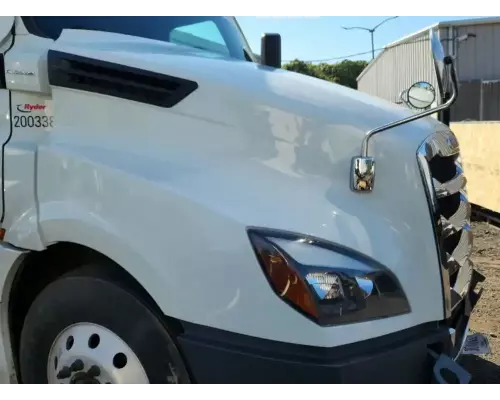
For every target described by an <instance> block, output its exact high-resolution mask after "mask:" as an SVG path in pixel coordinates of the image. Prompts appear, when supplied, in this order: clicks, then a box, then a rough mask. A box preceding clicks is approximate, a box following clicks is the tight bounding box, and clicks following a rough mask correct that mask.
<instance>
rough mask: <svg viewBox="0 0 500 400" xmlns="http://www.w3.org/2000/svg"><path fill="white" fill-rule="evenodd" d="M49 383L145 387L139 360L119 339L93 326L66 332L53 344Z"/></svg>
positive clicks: (105, 329)
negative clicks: (128, 384)
mask: <svg viewBox="0 0 500 400" xmlns="http://www.w3.org/2000/svg"><path fill="white" fill-rule="evenodd" d="M47 380H48V382H49V383H50V384H52V383H65V384H76V383H83V384H87V383H88V384H95V383H99V384H101V383H102V384H106V383H113V384H126V383H133V384H141V383H142V384H146V383H149V379H148V377H147V375H146V371H145V370H144V367H143V366H142V364H141V362H140V361H139V358H138V357H137V356H136V354H135V353H134V352H133V351H132V349H131V348H130V347H129V346H128V345H127V343H125V342H124V341H123V340H122V339H121V338H120V337H119V336H118V335H116V334H115V333H113V332H112V331H110V330H109V329H107V328H105V327H103V326H101V325H96V324H92V323H87V322H85V323H78V324H74V325H71V326H69V327H67V328H66V329H64V330H63V331H62V332H61V333H60V334H59V335H58V336H57V337H56V339H55V340H54V342H53V344H52V347H51V349H50V352H49V358H48V362H47Z"/></svg>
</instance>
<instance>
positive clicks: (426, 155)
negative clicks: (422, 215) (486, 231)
mask: <svg viewBox="0 0 500 400" xmlns="http://www.w3.org/2000/svg"><path fill="white" fill-rule="evenodd" d="M417 158H418V161H419V165H420V169H421V172H422V177H423V179H424V181H425V186H426V190H427V196H428V200H429V206H430V210H431V216H432V218H433V225H434V233H435V235H436V244H437V249H438V253H439V259H440V264H441V265H440V267H441V278H442V282H443V293H444V299H445V301H444V307H445V315H446V316H447V317H448V316H450V315H451V313H452V311H453V309H454V308H455V307H456V306H457V305H458V304H459V303H460V302H461V300H462V298H463V297H464V296H465V295H466V294H467V291H468V289H469V285H470V280H471V277H472V261H471V259H470V255H471V250H472V232H471V225H470V216H471V206H470V203H469V201H468V199H467V190H466V184H467V180H466V178H465V175H464V173H463V167H462V162H461V158H460V147H459V145H458V141H457V139H456V137H455V135H454V134H453V132H451V131H445V132H437V133H435V134H433V135H431V136H430V137H428V138H427V140H426V141H425V142H424V143H422V145H421V146H420V148H419V149H418V153H417Z"/></svg>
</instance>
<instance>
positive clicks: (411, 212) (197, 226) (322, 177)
mask: <svg viewBox="0 0 500 400" xmlns="http://www.w3.org/2000/svg"><path fill="white" fill-rule="evenodd" d="M51 49H52V50H56V51H60V52H67V53H71V54H75V55H80V56H84V57H88V58H94V59H101V60H105V61H108V62H112V63H119V64H123V65H129V66H132V67H136V68H141V69H148V70H151V71H155V72H158V73H162V74H166V75H171V76H175V77H180V78H185V79H189V80H193V81H196V82H197V84H198V88H197V89H196V90H195V91H194V92H192V93H191V94H190V95H189V96H188V97H186V98H184V99H183V100H181V101H180V102H179V103H178V104H176V105H175V106H173V107H171V108H163V107H157V106H153V105H150V104H144V103H140V102H134V101H127V100H124V99H119V98H117V97H112V96H106V95H102V94H96V93H91V92H85V91H83V90H81V91H80V90H71V89H66V88H64V87H57V86H53V87H52V96H53V105H54V112H55V120H56V121H57V123H56V126H55V129H54V130H53V132H52V133H51V135H50V140H51V143H55V144H57V146H59V147H63V150H58V151H61V152H63V154H70V155H71V156H66V157H78V158H77V159H78V162H77V161H75V162H74V163H73V164H71V163H68V162H66V161H64V163H63V162H62V161H61V165H64V168H63V167H61V171H62V170H65V168H66V165H67V164H71V165H75V166H78V167H75V168H79V169H80V170H79V176H81V177H82V179H81V180H80V179H79V180H78V181H75V180H74V179H72V180H71V181H70V183H68V184H67V185H66V186H67V187H70V188H73V189H72V191H71V193H70V194H71V196H74V198H75V199H78V201H79V202H80V203H85V201H86V203H85V204H87V203H88V204H95V207H94V208H92V212H93V213H99V212H100V211H99V210H101V208H102V207H103V206H102V204H103V203H104V202H106V201H107V200H108V198H107V197H106V193H113V194H114V195H113V196H112V197H109V199H113V200H115V199H116V193H123V195H120V197H119V198H120V199H121V200H120V202H124V204H126V205H129V204H132V206H131V208H130V209H128V208H126V207H125V205H120V204H116V202H114V201H113V202H112V201H111V200H110V202H109V203H107V204H109V208H106V210H108V212H109V214H105V213H102V214H100V215H102V217H103V218H104V217H106V218H111V217H110V215H116V220H114V221H115V222H114V223H115V224H116V225H117V226H118V227H119V229H118V231H120V232H121V231H123V232H127V231H129V230H130V228H131V227H134V226H137V227H139V226H140V227H141V229H142V231H141V232H144V234H143V235H142V234H141V235H136V236H135V237H134V238H131V240H133V241H134V243H133V244H132V245H134V246H139V247H141V249H142V250H141V252H140V254H147V255H148V257H152V258H155V257H158V260H156V259H155V260H156V261H154V262H152V264H155V263H158V265H165V264H162V263H164V261H165V260H164V254H168V259H169V261H170V262H171V265H177V266H178V265H195V264H198V265H201V264H204V262H205V260H203V262H198V261H199V260H198V259H197V258H196V257H197V253H198V250H199V249H200V248H201V249H204V250H205V251H206V252H205V253H203V252H202V253H200V254H207V255H210V256H211V257H212V258H211V263H210V264H209V265H207V266H210V268H206V269H203V273H204V275H203V277H204V278H199V277H197V280H198V282H210V279H213V275H211V274H210V273H209V270H210V269H212V268H215V269H218V270H220V271H222V270H223V271H227V272H228V274H227V276H229V277H231V276H232V277H233V279H234V282H237V281H241V280H243V281H245V278H244V277H245V276H248V277H249V279H248V281H249V282H251V283H252V284H255V291H252V290H250V291H248V292H247V291H246V292H245V293H242V294H241V298H240V300H239V302H238V304H239V305H238V306H237V307H234V310H233V309H232V310H230V311H227V312H225V313H222V314H221V315H220V316H218V317H215V316H213V317H212V318H213V320H216V319H217V324H218V326H219V327H220V328H224V329H227V330H233V329H235V327H234V325H232V323H231V321H232V320H231V319H230V318H229V316H230V315H236V314H237V316H238V318H240V316H241V315H245V313H246V312H247V311H248V312H251V310H253V307H254V301H255V297H256V293H259V290H260V289H259V288H262V287H264V286H259V285H260V283H262V285H264V284H266V285H267V283H266V282H265V279H264V277H263V276H262V275H261V272H260V271H259V270H258V268H257V267H256V265H255V263H256V261H255V258H254V255H253V253H252V250H251V247H250V245H249V242H248V237H247V236H246V228H247V227H248V226H260V227H266V228H273V229H281V230H287V231H293V232H298V233H302V234H310V235H314V236H317V237H321V238H323V239H326V240H329V241H331V242H334V243H337V244H339V245H342V246H345V247H347V248H350V249H353V250H356V251H359V252H361V253H363V254H365V255H367V256H369V257H372V258H373V259H375V260H378V261H379V262H380V263H382V264H384V265H385V266H387V267H388V268H390V269H391V270H392V271H393V272H394V273H395V274H396V276H397V277H398V279H399V280H400V283H401V285H402V287H403V289H404V290H405V292H406V294H407V296H408V298H409V300H410V304H411V307H412V313H411V314H408V315H404V316H400V317H396V318H394V319H391V320H390V321H388V320H387V321H386V320H384V321H375V322H370V323H366V324H363V326H362V327H361V329H360V327H356V326H351V327H348V328H345V327H343V328H342V329H341V332H340V331H339V332H336V334H339V333H342V338H341V339H339V340H338V341H337V342H336V343H337V344H338V343H339V341H340V342H343V343H347V342H351V341H356V340H364V339H366V338H368V337H370V331H371V330H372V329H377V332H378V334H386V333H390V332H393V331H397V330H402V329H405V328H408V327H411V326H415V325H418V324H420V323H424V322H428V321H436V320H439V319H440V318H442V307H441V304H442V289H441V281H440V275H439V268H438V260H437V253H436V244H435V240H434V235H433V227H432V223H431V219H430V215H429V208H428V204H427V200H426V195H425V189H424V186H423V181H422V177H421V175H420V171H419V168H418V165H417V157H416V152H417V149H418V147H419V145H420V144H421V143H422V142H423V141H424V139H425V138H426V137H427V136H429V135H430V134H432V133H433V132H435V131H436V130H440V129H446V127H444V126H443V125H441V124H440V123H439V122H437V121H436V120H435V119H433V118H426V119H423V120H419V121H414V122H412V123H409V124H406V125H404V126H400V127H398V128H394V129H391V130H389V131H386V132H383V133H380V134H379V135H376V136H375V137H374V139H373V141H372V142H371V145H370V155H373V156H375V158H376V179H375V189H374V191H373V192H372V193H354V192H352V191H351V190H350V185H349V178H350V173H351V172H350V166H351V158H352V157H353V156H355V155H358V154H359V152H360V148H361V142H362V139H363V137H364V135H365V133H366V131H368V130H370V129H373V128H375V127H377V126H380V125H383V124H386V123H388V122H392V121H395V120H398V119H401V118H404V117H405V116H408V115H410V114H411V113H412V111H410V110H407V109H405V108H404V107H400V106H397V105H393V104H390V103H388V102H385V101H383V100H378V99H376V98H373V97H370V96H368V95H365V94H362V93H360V92H358V91H356V90H352V89H348V88H345V87H342V86H339V85H336V84H333V83H329V82H325V81H321V80H318V79H315V78H310V77H307V76H303V75H300V74H295V73H292V72H288V71H285V70H279V69H278V70H273V69H271V68H267V67H263V66H260V65H256V64H254V63H251V62H245V61H238V60H229V59H224V58H223V57H220V56H217V55H214V54H210V53H207V52H202V51H198V50H194V49H190V48H185V47H181V46H175V45H171V44H167V43H162V42H156V41H151V40H146V39H139V38H134V37H128V36H124V35H118V34H111V33H99V32H90V31H66V32H64V33H63V35H62V36H61V37H60V38H59V39H58V40H57V41H56V42H55V43H54V44H53V45H52V46H51ZM75 110H77V112H75ZM68 149H70V150H68ZM49 150H51V151H55V150H53V149H52V148H49ZM42 153H43V154H42ZM75 154H76V155H78V156H74V155H75ZM52 157H53V156H52V153H51V154H49V155H47V156H45V155H44V150H43V149H42V150H41V155H40V160H42V161H43V160H50V161H46V163H45V164H44V165H45V166H44V168H49V167H48V166H47V165H49V166H50V165H51V163H53V161H51V160H52V159H53V158H52ZM63 159H64V158H63ZM80 159H85V162H80ZM64 160H65V159H64ZM42 161H41V162H42ZM86 165H88V166H89V167H88V169H87V167H86ZM84 171H87V175H85V173H84ZM110 171H119V173H118V172H116V173H115V172H110ZM108 172H109V174H110V175H109V176H111V177H112V178H110V179H109V180H106V176H107V173H108ZM84 177H85V179H86V180H84ZM130 180H134V182H136V184H137V185H138V186H136V187H140V188H143V189H141V190H139V191H135V190H133V189H131V188H130ZM52 181H54V182H55V180H52ZM83 181H84V182H86V185H84V184H83V183H82V182H83ZM50 182H51V181H49V179H47V180H45V181H44V182H41V183H40V182H39V184H38V187H39V188H43V191H44V194H45V197H46V198H53V197H57V196H56V194H54V193H57V191H60V190H62V189H61V188H64V187H66V186H65V185H62V184H61V183H60V182H59V180H58V181H57V185H51V183H50ZM80 188H82V189H81V191H78V190H80ZM83 188H85V190H83ZM65 190H66V189H65ZM68 190H69V189H68ZM68 190H66V191H65V192H64V193H63V194H61V198H66V197H67V196H69V194H68V193H69V192H68ZM39 198H40V199H42V200H43V198H44V195H40V197H39ZM82 198H85V199H88V200H85V201H84V200H81V199H82ZM129 198H130V199H131V200H128V199H129ZM126 199H127V200H126ZM41 208H42V209H43V207H41ZM115 209H119V210H127V212H126V213H125V214H124V213H118V212H115ZM42 214H43V213H42ZM123 215H128V217H127V218H125V219H124V218H123ZM42 218H43V215H42ZM113 218H114V217H113ZM172 227H174V228H173V229H172ZM159 231H161V234H159V235H152V234H148V233H149V232H151V233H153V232H155V233H156V232H159ZM167 231H168V233H169V234H170V236H169V235H165V233H166V232H167ZM179 241H182V246H176V245H175V244H177V243H179ZM159 248H161V249H164V251H162V252H158V249H159ZM186 248H189V249H190V251H189V254H188V253H186V252H185V251H181V250H182V249H186ZM191 250H192V251H191ZM233 253H234V254H233ZM241 254H247V255H248V257H247V258H245V259H244V260H242V259H240V258H239V256H240V255H241ZM195 258H196V260H195ZM215 260H216V261H215ZM195 261H196V262H195ZM186 262H187V264H186ZM190 262H191V264H189V263H190ZM245 263H247V264H245ZM236 270H237V271H238V273H236V272H235V271H236ZM167 272H171V273H172V274H173V275H175V276H178V277H179V280H176V279H175V278H174V279H173V280H170V278H171V277H170V276H169V278H168V279H165V281H170V282H180V281H182V279H181V278H180V277H181V276H183V273H184V272H185V270H184V269H182V268H180V269H178V270H177V269H175V270H172V269H170V270H169V269H168V268H167V266H166V265H165V274H166V276H167V275H169V274H167ZM254 274H255V275H254ZM221 276H222V275H221ZM224 276H225V275H224ZM228 279H230V278H228ZM184 281H185V279H184ZM259 282H260V283H259ZM163 283H164V282H163V281H162V284H163ZM265 287H266V288H267V286H265ZM165 292H168V290H165ZM194 292H196V291H194ZM201 293H204V292H203V291H200V292H199V293H198V294H196V293H195V294H193V292H190V295H194V296H198V295H200V296H201ZM266 293H267V292H266ZM263 296H264V295H263ZM232 297H234V292H232V291H231V285H228V287H226V288H225V289H224V293H220V294H219V296H218V298H219V299H220V298H227V299H231V298H232ZM198 300H199V301H204V302H206V301H215V300H214V299H212V300H208V299H206V298H204V299H203V300H200V299H197V301H198ZM228 301H230V300H228ZM174 303H175V302H174ZM174 303H172V304H174ZM184 303H186V304H185V307H186V309H185V310H184V311H185V313H184V314H183V315H184V316H187V317H186V318H188V317H189V318H188V320H193V321H194V320H197V319H199V318H198V314H197V313H198V312H199V311H197V309H196V306H195V305H196V304H197V303H196V301H194V302H191V301H187V302H184ZM175 304H177V303H175ZM281 305H282V304H281V303H279V305H276V307H279V306H281ZM436 305H437V306H436ZM283 307H284V306H283ZM287 310H288V309H283V310H282V312H281V311H280V312H279V313H278V314H272V315H281V314H282V315H283V317H282V318H283V322H280V324H279V327H278V328H276V329H280V332H281V333H282V334H281V336H280V337H281V339H283V340H285V341H287V340H288V341H299V342H302V343H308V341H309V339H310V337H312V336H314V335H315V336H314V337H315V338H316V339H317V342H321V343H324V344H326V345H328V343H331V341H332V340H333V339H332V338H333V337H334V336H335V335H333V336H332V331H333V330H335V329H334V328H332V330H321V332H318V331H317V330H315V328H314V326H313V325H312V324H311V325H307V323H306V322H303V324H304V325H305V326H304V329H302V330H300V332H289V331H287V329H288V328H286V327H287V326H294V325H293V324H292V323H297V324H302V322H300V321H302V319H300V318H301V317H300V316H299V315H298V314H297V313H293V312H288V311H287ZM232 313H236V314H232ZM174 316H175V315H174ZM200 318H202V319H203V318H207V317H206V316H203V317H200ZM235 318H236V317H235ZM299 319H300V321H299ZM287 321H288V322H287ZM212 322H213V321H212ZM289 322H290V324H289ZM261 326H268V324H266V323H265V321H263V323H262V325H261ZM269 326H271V327H270V328H269V331H268V332H267V333H266V335H267V337H275V336H273V335H274V333H273V332H271V330H272V329H273V328H272V326H275V325H273V324H271V325H269ZM301 326H302V325H301ZM266 329H267V328H266ZM281 330H282V331H281ZM253 333H255V334H256V335H258V334H260V333H259V332H257V331H255V332H253V331H252V330H250V332H246V334H253ZM299 336H300V337H299ZM318 336H321V338H320V337H318ZM323 336H324V337H323ZM281 339H280V340H281ZM320 339H321V340H320Z"/></svg>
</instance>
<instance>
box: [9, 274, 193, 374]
mask: <svg viewBox="0 0 500 400" xmlns="http://www.w3.org/2000/svg"><path fill="white" fill-rule="evenodd" d="M84 270H85V269H84ZM91 270H92V269H91ZM95 270H96V269H95V268H94V271H95ZM19 364H20V373H21V380H22V382H23V383H189V377H188V374H187V371H186V368H185V367H184V364H183V361H182V359H181V356H180V354H179V352H178V350H177V348H176V346H175V343H174V342H173V340H172V338H171V337H170V335H169V333H168V331H167V329H166V328H165V327H164V325H163V323H162V322H161V321H160V319H159V318H157V317H156V315H155V314H154V313H153V312H152V311H151V310H150V309H149V308H148V307H147V306H146V305H144V304H143V303H142V302H141V301H140V300H139V297H138V296H135V295H134V294H132V292H131V291H130V290H128V289H126V288H125V286H124V285H121V284H119V283H117V282H116V281H110V280H109V278H107V277H102V276H95V275H94V276H92V275H86V274H85V273H76V274H75V273H72V274H71V275H68V276H63V277H62V278H60V279H58V280H57V281H55V282H53V283H51V284H49V285H48V286H47V287H46V288H45V289H44V290H43V291H42V292H41V293H40V294H39V295H38V297H37V298H36V299H35V301H34V302H33V304H32V305H31V307H30V309H29V311H28V314H27V316H26V319H25V322H24V326H23V329H22V332H21V340H20V350H19Z"/></svg>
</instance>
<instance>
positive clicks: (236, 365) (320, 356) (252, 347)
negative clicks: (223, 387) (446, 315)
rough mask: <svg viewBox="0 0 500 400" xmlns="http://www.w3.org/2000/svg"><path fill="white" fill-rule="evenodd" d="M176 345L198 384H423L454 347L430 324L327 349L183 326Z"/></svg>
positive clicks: (446, 335) (438, 327)
mask: <svg viewBox="0 0 500 400" xmlns="http://www.w3.org/2000/svg"><path fill="white" fill-rule="evenodd" d="M182 324H183V326H184V333H183V334H181V335H180V336H179V337H178V338H177V340H178V343H179V345H180V348H181V351H182V353H183V355H184V357H185V359H186V362H187V364H188V367H189V369H190V371H191V373H192V375H193V380H194V381H195V382H197V383H423V382H431V381H432V365H433V363H434V360H433V358H432V357H431V356H430V355H429V352H428V349H429V348H432V349H433V350H434V351H436V352H437V353H441V352H442V351H443V350H444V349H446V348H449V347H450V343H448V342H449V341H450V340H451V339H450V335H449V332H448V328H447V327H446V326H444V325H440V324H438V323H437V322H436V323H428V324H423V325H420V326H416V327H413V328H410V329H406V330H404V331H401V332H397V333H393V334H390V335H386V336H382V337H378V338H374V339H370V340H365V341H362V342H358V343H354V344H348V345H345V346H339V347H335V348H323V347H314V346H304V345H297V344H289V343H283V342H276V341H272V340H266V339H258V338H253V337H250V336H245V335H239V334H235V333H230V332H226V331H221V330H218V329H214V328H208V327H204V326H200V325H194V324H191V323H182Z"/></svg>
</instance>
